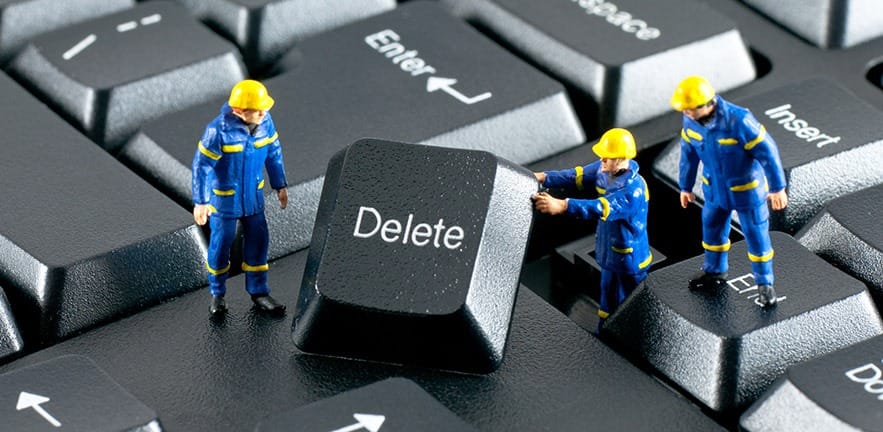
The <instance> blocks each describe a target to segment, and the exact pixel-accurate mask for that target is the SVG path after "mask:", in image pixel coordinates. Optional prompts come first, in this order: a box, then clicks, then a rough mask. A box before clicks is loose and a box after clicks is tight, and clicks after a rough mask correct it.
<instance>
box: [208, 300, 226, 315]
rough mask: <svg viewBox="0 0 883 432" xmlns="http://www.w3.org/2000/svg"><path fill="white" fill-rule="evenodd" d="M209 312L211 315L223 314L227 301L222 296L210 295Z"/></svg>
mask: <svg viewBox="0 0 883 432" xmlns="http://www.w3.org/2000/svg"><path fill="white" fill-rule="evenodd" d="M211 312H212V315H223V314H224V313H226V312H227V302H226V301H225V300H224V296H222V295H220V296H212V307H211Z"/></svg>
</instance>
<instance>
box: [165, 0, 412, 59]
mask: <svg viewBox="0 0 883 432" xmlns="http://www.w3.org/2000/svg"><path fill="white" fill-rule="evenodd" d="M178 1H180V2H181V3H183V4H184V5H186V6H187V7H188V8H190V10H192V11H193V13H194V14H195V15H196V16H198V17H199V18H200V19H202V20H204V21H205V22H206V23H207V24H209V25H210V26H211V27H213V28H215V29H216V30H217V31H219V32H220V33H221V34H223V35H224V36H225V37H227V38H228V39H230V40H232V41H234V43H236V45H238V46H239V48H240V50H241V52H242V54H243V56H244V57H245V61H246V63H248V65H249V66H251V67H252V68H255V67H260V66H262V65H265V64H266V63H268V62H270V61H272V60H274V59H276V58H278V57H279V56H281V55H282V54H284V53H285V51H288V49H290V48H291V46H292V45H293V44H294V43H295V42H296V41H299V40H302V39H304V38H306V37H308V36H312V35H314V34H316V33H320V32H322V31H327V30H330V29H332V28H334V27H339V26H341V25H344V24H347V23H349V22H352V21H357V20H360V19H364V18H367V17H369V16H371V15H376V14H378V13H381V12H385V11H388V10H390V9H392V8H394V7H395V4H396V2H395V0H360V1H357V2H354V1H347V0H329V1H320V2H316V1H311V0H232V1H230V0H178Z"/></svg>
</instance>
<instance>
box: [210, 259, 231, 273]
mask: <svg viewBox="0 0 883 432" xmlns="http://www.w3.org/2000/svg"><path fill="white" fill-rule="evenodd" d="M205 268H207V269H208V272H209V273H211V274H213V275H215V276H217V275H220V274H224V273H227V271H228V270H230V263H229V262H228V263H227V267H224V268H222V269H220V270H215V269H213V268H212V266H210V265H208V261H206V263H205Z"/></svg>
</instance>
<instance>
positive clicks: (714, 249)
mask: <svg viewBox="0 0 883 432" xmlns="http://www.w3.org/2000/svg"><path fill="white" fill-rule="evenodd" d="M702 247H703V248H704V249H705V250H710V251H712V252H726V251H728V250H730V241H729V240H727V242H726V243H724V244H722V245H710V244H708V243H705V242H702Z"/></svg>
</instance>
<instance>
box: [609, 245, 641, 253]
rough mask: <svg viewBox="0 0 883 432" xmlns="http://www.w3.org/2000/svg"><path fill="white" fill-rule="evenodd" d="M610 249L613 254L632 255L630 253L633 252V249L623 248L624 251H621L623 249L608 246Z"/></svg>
mask: <svg viewBox="0 0 883 432" xmlns="http://www.w3.org/2000/svg"><path fill="white" fill-rule="evenodd" d="M610 249H613V251H614V252H618V253H621V254H627V253H632V252H634V251H635V249H634V248H624V249H623V248H618V247H616V246H610Z"/></svg>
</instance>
